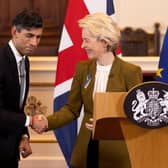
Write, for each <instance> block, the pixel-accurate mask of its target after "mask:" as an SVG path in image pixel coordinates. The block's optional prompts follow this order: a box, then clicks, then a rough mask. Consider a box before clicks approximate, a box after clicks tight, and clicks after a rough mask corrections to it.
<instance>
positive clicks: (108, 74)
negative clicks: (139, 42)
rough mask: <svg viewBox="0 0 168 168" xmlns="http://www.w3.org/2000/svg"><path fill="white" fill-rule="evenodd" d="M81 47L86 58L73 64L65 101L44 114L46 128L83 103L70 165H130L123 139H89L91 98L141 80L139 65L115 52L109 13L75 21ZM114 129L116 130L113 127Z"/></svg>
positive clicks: (71, 114) (59, 123) (75, 115)
mask: <svg viewBox="0 0 168 168" xmlns="http://www.w3.org/2000/svg"><path fill="white" fill-rule="evenodd" d="M79 25H80V27H81V28H82V38H83V43H82V47H83V48H84V49H85V50H86V52H87V54H88V57H89V60H88V61H85V62H80V63H78V64H77V68H76V73H75V76H74V78H73V82H72V86H71V91H70V93H69V97H68V101H67V103H66V104H65V106H64V107H62V108H61V109H60V110H59V111H58V112H56V113H54V114H52V115H50V116H48V117H47V119H48V130H53V129H56V128H60V127H62V126H64V125H65V124H67V123H69V122H71V121H73V120H75V119H77V118H78V117H79V115H80V111H81V107H82V105H83V106H84V118H83V121H82V125H81V128H80V131H79V134H78V137H77V139H76V143H75V146H74V149H73V153H72V157H71V165H72V166H73V167H74V168H90V167H92V168H98V167H99V168H130V167H131V165H130V160H129V156H128V151H127V147H126V144H125V142H124V141H123V140H109V141H107V140H106V141H105V140H102V141H95V140H92V139H91V134H92V132H91V130H92V126H93V125H92V122H91V121H92V115H93V98H94V94H95V93H96V92H106V91H107V92H127V91H128V90H129V89H131V88H132V87H133V86H135V85H137V84H139V83H140V82H142V73H141V69H140V67H138V66H135V65H133V64H130V63H127V62H124V61H123V60H122V59H120V58H118V57H116V56H115V53H114V51H115V50H116V47H117V45H118V42H119V39H120V30H119V28H118V27H117V25H116V23H115V22H114V21H113V20H112V18H111V17H109V16H107V15H105V14H102V13H96V14H91V15H87V16H86V17H84V18H83V19H81V20H80V21H79ZM115 131H117V130H115Z"/></svg>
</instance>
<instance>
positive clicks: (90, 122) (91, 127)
mask: <svg viewBox="0 0 168 168" xmlns="http://www.w3.org/2000/svg"><path fill="white" fill-rule="evenodd" d="M85 127H86V128H87V129H89V130H90V131H92V130H93V118H90V119H89V122H86V123H85Z"/></svg>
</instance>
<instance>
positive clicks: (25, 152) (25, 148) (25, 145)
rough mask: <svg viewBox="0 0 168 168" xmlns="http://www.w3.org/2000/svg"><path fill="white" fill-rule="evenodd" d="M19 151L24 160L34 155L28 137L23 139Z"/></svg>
mask: <svg viewBox="0 0 168 168" xmlns="http://www.w3.org/2000/svg"><path fill="white" fill-rule="evenodd" d="M19 151H20V154H21V155H22V157H23V158H26V157H28V156H29V155H31V154H32V149H31V146H30V144H29V138H28V137H24V136H22V139H21V141H20V145H19Z"/></svg>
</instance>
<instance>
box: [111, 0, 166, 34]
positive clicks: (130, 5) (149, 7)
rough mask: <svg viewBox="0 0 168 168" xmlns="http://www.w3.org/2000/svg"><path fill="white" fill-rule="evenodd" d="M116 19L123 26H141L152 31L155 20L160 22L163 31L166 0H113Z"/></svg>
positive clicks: (163, 31) (164, 28)
mask: <svg viewBox="0 0 168 168" xmlns="http://www.w3.org/2000/svg"><path fill="white" fill-rule="evenodd" d="M114 3H115V4H114V5H115V9H116V17H117V21H118V23H119V25H120V27H121V28H123V27H125V26H131V27H142V28H144V29H145V30H147V31H148V32H153V30H154V29H153V25H154V23H155V22H159V23H160V24H161V32H162V34H164V33H165V30H166V27H167V25H168V0H114Z"/></svg>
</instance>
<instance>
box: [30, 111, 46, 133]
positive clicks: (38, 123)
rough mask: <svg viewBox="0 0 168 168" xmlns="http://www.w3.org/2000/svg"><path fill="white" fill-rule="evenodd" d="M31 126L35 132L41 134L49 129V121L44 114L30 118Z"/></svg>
mask: <svg viewBox="0 0 168 168" xmlns="http://www.w3.org/2000/svg"><path fill="white" fill-rule="evenodd" d="M30 126H31V128H32V129H33V130H34V131H35V132H37V133H39V134H41V133H43V132H44V131H45V130H46V129H47V128H48V120H47V118H46V117H45V116H44V115H42V114H39V115H34V116H30Z"/></svg>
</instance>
